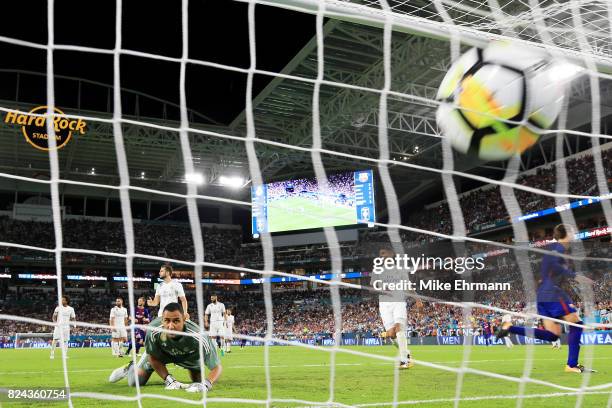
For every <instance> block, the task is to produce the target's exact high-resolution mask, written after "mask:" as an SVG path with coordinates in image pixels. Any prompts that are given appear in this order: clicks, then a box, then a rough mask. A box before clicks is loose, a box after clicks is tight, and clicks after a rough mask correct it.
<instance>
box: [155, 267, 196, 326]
mask: <svg viewBox="0 0 612 408" xmlns="http://www.w3.org/2000/svg"><path fill="white" fill-rule="evenodd" d="M159 277H160V279H162V280H163V282H162V283H160V284H159V286H158V287H157V290H156V291H155V298H154V299H151V298H149V299H148V300H147V305H148V306H158V305H159V311H158V312H157V316H161V315H162V312H163V311H164V308H165V307H166V305H167V304H169V303H180V304H181V306H182V307H183V311H184V312H185V313H184V315H185V320H189V313H187V306H188V305H187V298H186V297H185V291H184V290H183V285H181V282H179V281H177V280H176V279H172V266H170V265H168V264H165V265H162V266H161V268H159Z"/></svg>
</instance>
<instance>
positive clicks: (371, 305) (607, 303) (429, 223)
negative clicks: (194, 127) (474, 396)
mask: <svg viewBox="0 0 612 408" xmlns="http://www.w3.org/2000/svg"><path fill="white" fill-rule="evenodd" d="M602 155H603V162H604V163H612V149H608V150H607V151H604V152H603V154H602ZM565 166H566V168H567V171H568V173H569V174H571V175H572V177H568V178H567V180H568V184H567V186H566V187H567V189H568V192H569V193H571V194H578V195H598V194H599V188H598V187H597V180H596V177H595V171H594V166H593V158H592V157H591V156H583V157H581V158H576V159H570V160H567V161H566V162H565ZM604 167H605V171H606V177H607V179H608V183H610V181H612V166H604ZM334 177H336V178H337V179H335V178H334ZM343 177H344V178H343ZM351 177H352V176H351ZM309 183H311V184H312V181H308V180H296V181H294V183H293V184H292V186H291V189H292V190H293V191H302V189H305V190H304V191H309V189H312V187H313V186H312V185H310V184H309ZM517 183H519V184H522V185H525V186H530V187H534V188H538V189H543V190H547V191H555V188H556V173H555V167H554V166H548V167H540V168H538V169H537V170H536V172H535V174H530V175H523V176H521V177H519V179H518V180H517ZM276 184H279V186H276ZM276 184H275V185H274V186H273V187H272V188H273V190H272V194H277V193H278V194H281V193H286V192H287V188H288V186H287V185H286V183H285V184H283V183H276ZM330 185H332V186H339V187H338V189H340V190H334V192H335V193H336V194H337V193H338V191H343V189H346V188H348V187H347V186H349V185H350V180H349V179H348V178H346V176H330ZM277 190H278V191H277ZM514 193H515V196H516V198H517V199H518V203H519V205H520V207H521V211H522V212H523V213H528V212H532V211H535V210H539V209H544V208H548V207H552V206H554V205H555V202H554V199H553V198H551V197H548V196H542V195H536V194H534V193H531V192H526V191H523V190H514ZM460 205H461V208H462V210H463V212H464V214H463V215H464V219H465V221H466V226H467V227H468V230H469V231H471V232H474V231H477V230H479V228H481V226H482V225H487V224H492V223H493V224H494V223H499V222H503V221H507V220H508V214H507V212H506V209H505V205H504V202H503V199H502V196H501V193H500V189H499V187H498V186H493V187H490V186H489V187H485V188H482V189H477V190H473V191H472V192H469V193H467V194H465V195H463V196H462V197H461V198H460ZM450 220H451V217H450V213H449V208H448V205H447V203H441V204H439V205H437V206H434V207H432V208H429V209H426V210H423V211H420V212H417V213H415V214H414V215H413V216H412V217H411V218H410V219H409V220H408V222H407V223H406V224H407V225H410V226H414V227H418V228H420V229H424V230H429V231H432V232H438V233H444V234H450V233H451V232H452V223H451V221H450ZM603 222H604V220H597V221H595V226H601V225H603ZM133 231H134V239H135V251H136V252H137V253H142V254H147V255H154V256H161V257H167V258H174V259H182V260H192V259H193V258H194V251H193V243H192V234H191V231H190V228H189V225H187V224H182V225H181V224H168V223H144V222H143V223H135V224H134V225H133ZM62 232H63V245H64V247H71V248H84V249H90V250H98V251H105V252H115V253H125V251H126V250H125V239H124V230H123V224H122V223H121V222H105V221H91V220H76V219H68V220H65V221H64V222H63V225H62ZM0 233H1V235H2V240H3V241H5V242H14V243H19V244H23V245H32V246H37V247H44V248H54V247H55V237H54V230H53V224H50V223H44V222H34V221H19V220H14V219H11V218H8V217H0ZM202 235H203V237H204V254H205V260H206V261H211V262H217V263H227V264H230V265H237V266H249V267H253V266H260V265H261V264H263V256H262V250H261V246H260V245H259V244H247V245H244V244H243V245H241V243H242V236H241V231H240V230H238V229H223V228H216V227H203V228H202ZM383 235H385V233H383V232H380V231H376V230H366V231H365V232H363V233H361V234H360V237H359V240H358V241H356V242H345V243H343V244H342V245H341V247H340V251H341V254H342V257H343V258H344V259H353V260H357V258H359V257H360V256H361V255H363V254H364V253H365V252H366V250H365V248H369V247H370V245H369V244H371V243H373V242H378V241H380V240H381V237H382V236H383ZM401 237H402V240H403V242H404V244H405V245H406V244H408V245H409V244H418V243H423V242H431V241H432V240H433V239H434V238H433V237H432V236H431V235H428V234H414V233H409V232H405V231H402V233H401ZM533 238H545V237H533ZM591 250H592V256H596V257H607V258H610V257H612V249H611V248H610V245H609V242H608V243H607V245H602V246H599V247H597V248H594V249H591ZM0 251H1V252H0V256H11V255H19V254H22V253H24V252H23V250H21V249H16V248H11V247H5V246H3V247H0ZM275 256H276V259H275V261H276V263H277V264H281V265H282V264H283V263H292V264H298V263H300V262H301V263H308V262H314V263H317V262H319V263H320V262H322V261H324V260H328V258H329V256H330V251H329V248H328V246H327V245H322V244H313V245H306V246H301V247H299V246H298V247H291V248H285V249H278V248H277V249H276V250H275ZM530 258H532V257H531V256H530ZM530 260H531V265H532V267H533V268H534V270H537V261H536V260H535V259H530ZM495 269H496V271H497V273H498V275H496V278H497V277H499V274H501V275H503V276H505V279H507V280H508V281H513V282H518V283H519V286H522V285H520V283H521V276H520V275H518V274H519V269H518V268H517V266H516V265H515V264H513V263H512V262H509V263H497V264H496V265H495ZM586 269H588V270H589V271H590V273H592V278H594V279H595V280H596V285H594V299H595V302H596V315H597V316H598V317H599V321H602V322H608V323H609V322H610V320H611V319H612V318H611V316H612V301H611V300H610V293H612V275H611V274H610V273H609V265H607V264H606V263H602V262H600V263H597V262H595V263H593V262H591V263H588V267H587V268H586ZM321 272H324V271H323V270H322V271H321ZM275 288H276V289H278V287H275ZM341 294H342V297H341V308H340V312H341V316H342V327H341V331H342V332H343V333H348V332H361V333H377V332H378V331H380V329H381V322H380V318H379V316H378V307H377V299H376V298H375V297H374V296H372V295H371V294H369V293H367V292H366V291H355V290H344V289H343V290H342V291H341ZM115 295H116V293H112V292H110V291H107V292H104V293H100V292H96V293H87V291H83V292H75V293H74V294H73V295H72V302H71V303H72V305H73V306H74V307H75V309H76V313H77V318H78V320H79V321H86V322H91V323H101V324H107V322H108V310H110V307H111V303H112V300H113V299H114V296H115ZM188 297H189V298H190V301H192V302H193V301H194V300H195V294H194V293H193V292H191V293H190V294H188ZM55 299H56V295H55V293H54V292H53V291H51V292H43V291H42V290H41V289H24V288H20V292H19V293H16V292H14V291H6V292H5V293H3V296H0V313H6V314H10V315H18V316H27V317H31V318H36V319H41V320H46V321H49V320H50V318H51V314H52V312H53V309H54V307H55ZM205 299H206V297H205ZM577 299H579V298H577ZM221 300H222V301H223V302H224V303H226V305H227V306H228V307H232V308H233V309H234V310H235V314H236V322H237V324H236V330H237V331H240V332H243V331H244V332H248V333H249V334H255V335H261V334H263V333H265V331H266V330H267V323H268V322H267V321H266V318H265V316H266V311H265V305H264V299H263V295H262V293H261V292H253V291H240V292H231V291H227V292H223V294H221ZM476 300H477V301H478V302H480V303H481V304H488V305H492V306H496V307H500V308H503V309H505V310H511V311H516V312H521V311H524V310H526V308H527V307H528V300H529V299H526V298H525V290H524V288H523V287H514V288H513V289H512V290H509V291H505V292H502V293H491V294H486V295H483V296H482V297H481V298H479V299H476ZM273 304H274V307H273V319H272V323H273V327H274V334H275V335H279V336H303V335H309V334H312V333H328V334H329V333H332V332H333V329H334V327H335V316H334V308H333V305H332V301H331V298H330V295H329V291H328V290H326V289H318V290H312V289H309V290H282V291H278V290H276V291H275V292H274V295H273ZM579 305H580V306H582V305H581V303H580V302H579ZM191 310H194V311H195V310H196V309H195V303H194V304H193V305H191ZM464 311H465V310H464V309H463V308H459V307H455V306H449V305H447V304H443V303H440V302H425V304H424V306H423V308H421V309H414V308H411V311H410V313H409V314H408V316H409V327H410V330H411V331H412V332H413V333H415V334H417V335H420V336H430V335H437V334H440V333H457V334H460V333H462V332H463V331H464V330H465V329H466V328H468V327H470V328H476V327H478V326H479V325H480V323H481V322H483V321H485V320H486V321H495V320H496V319H498V318H499V317H500V316H499V314H496V313H493V312H491V311H488V310H487V309H484V308H474V309H472V310H470V311H469V314H468V316H464ZM29 331H32V332H50V331H51V329H50V327H49V326H43V325H35V324H31V323H25V322H19V321H13V320H0V335H6V334H14V333H19V332H29ZM107 332H108V331H107V330H106V329H94V328H83V327H80V328H77V329H76V330H75V334H77V333H82V334H102V333H104V334H106V333H107Z"/></svg>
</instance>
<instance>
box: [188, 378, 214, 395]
mask: <svg viewBox="0 0 612 408" xmlns="http://www.w3.org/2000/svg"><path fill="white" fill-rule="evenodd" d="M204 389H206V392H208V391H210V390H211V389H212V383H211V382H210V381H208V380H207V379H206V380H204V382H203V383H199V382H195V383H193V384H189V386H188V387H187V390H186V391H187V392H202V391H204Z"/></svg>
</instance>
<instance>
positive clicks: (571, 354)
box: [496, 224, 595, 373]
mask: <svg viewBox="0 0 612 408" xmlns="http://www.w3.org/2000/svg"><path fill="white" fill-rule="evenodd" d="M553 237H554V238H555V240H556V241H557V242H555V243H553V244H551V245H549V246H548V248H547V249H548V250H549V251H555V252H558V253H560V254H564V253H565V252H566V250H567V249H568V248H569V246H570V242H571V240H572V238H573V233H572V231H571V229H570V228H569V227H567V226H566V225H563V224H559V225H557V226H556V227H555V229H554V232H553ZM569 278H572V279H574V280H576V281H578V282H582V283H585V284H591V283H593V281H592V280H591V279H589V278H587V277H585V276H582V275H576V272H575V271H572V270H571V269H569V268H568V267H567V264H566V261H565V258H561V257H559V256H556V255H549V254H546V255H544V257H543V258H542V266H541V269H540V279H539V281H538V284H539V286H538V290H537V305H538V314H540V315H542V316H547V317H552V318H555V319H561V320H565V321H566V322H570V323H577V324H583V323H582V320H581V319H580V316H579V315H578V313H577V312H576V307H575V306H574V304H573V302H572V300H571V299H570V297H569V296H568V294H567V293H565V291H564V290H563V289H561V287H560V285H561V284H562V282H563V281H564V280H567V279H569ZM543 322H544V329H532V328H526V327H519V326H513V325H512V322H505V323H503V324H502V326H501V328H500V329H499V330H498V331H497V333H496V336H497V337H498V338H503V337H506V336H508V334H510V333H514V334H520V335H521V336H529V337H535V338H537V339H540V340H546V341H550V342H554V341H556V340H557V339H558V338H559V336H560V335H561V325H560V324H559V323H557V322H554V321H552V320H548V319H543ZM581 334H582V327H577V326H569V334H568V336H567V345H568V356H567V365H566V366H565V372H566V373H583V372H595V370H592V369H589V368H585V367H584V366H582V365H580V364H578V354H579V353H580V335H581Z"/></svg>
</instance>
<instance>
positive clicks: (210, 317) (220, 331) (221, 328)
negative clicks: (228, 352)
mask: <svg viewBox="0 0 612 408" xmlns="http://www.w3.org/2000/svg"><path fill="white" fill-rule="evenodd" d="M204 327H205V328H207V329H208V332H209V334H208V335H209V336H210V338H216V340H217V345H218V346H219V349H220V350H221V354H224V352H223V338H224V337H225V305H224V304H223V303H221V302H219V301H217V296H215V295H212V296H211V297H210V303H209V304H208V306H206V311H205V312H204Z"/></svg>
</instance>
